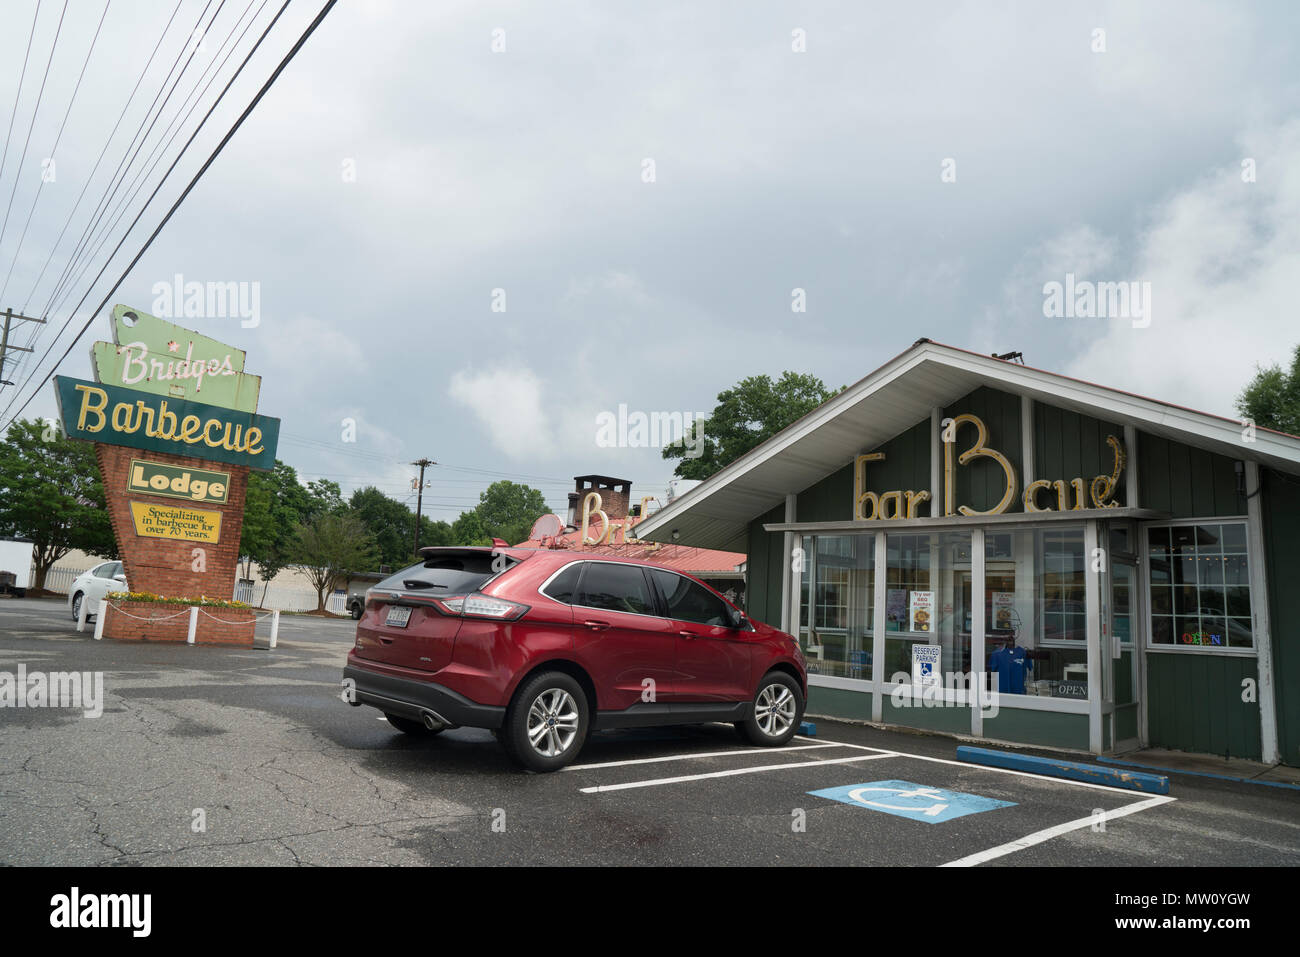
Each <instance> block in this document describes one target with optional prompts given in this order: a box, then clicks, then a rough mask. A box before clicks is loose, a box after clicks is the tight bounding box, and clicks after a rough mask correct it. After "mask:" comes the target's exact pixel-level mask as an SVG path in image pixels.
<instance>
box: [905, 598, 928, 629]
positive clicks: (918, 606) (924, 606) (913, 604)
mask: <svg viewBox="0 0 1300 957" xmlns="http://www.w3.org/2000/svg"><path fill="white" fill-rule="evenodd" d="M908 611H909V618H910V622H909V624H910V626H911V629H910V630H912V631H931V630H933V627H934V626H933V618H934V592H932V591H914V592H912V593H911V595H910V596H909V605H908Z"/></svg>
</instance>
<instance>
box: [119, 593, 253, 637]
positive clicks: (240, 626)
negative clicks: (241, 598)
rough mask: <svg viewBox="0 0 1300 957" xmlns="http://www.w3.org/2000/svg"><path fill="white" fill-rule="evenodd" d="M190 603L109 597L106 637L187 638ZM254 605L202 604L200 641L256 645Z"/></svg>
mask: <svg viewBox="0 0 1300 957" xmlns="http://www.w3.org/2000/svg"><path fill="white" fill-rule="evenodd" d="M191 607H192V606H190V605H171V604H164V603H162V602H152V601H111V600H110V601H109V603H108V610H107V612H106V613H105V615H104V637H105V638H117V639H125V640H128V641H185V640H186V639H187V638H188V637H189V632H190V608H191ZM254 627H255V622H254V621H253V610H252V609H251V608H200V609H199V620H198V625H197V627H196V628H195V632H194V641H195V643H196V644H204V645H243V646H244V647H247V648H251V647H252V646H253V628H254Z"/></svg>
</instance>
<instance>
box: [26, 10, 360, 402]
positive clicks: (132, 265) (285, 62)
mask: <svg viewBox="0 0 1300 957" xmlns="http://www.w3.org/2000/svg"><path fill="white" fill-rule="evenodd" d="M337 2H338V0H328V2H327V3H326V4H325V6H324V7H323V8H322V9H321V11H320V13H318V14H317V15H316V18H315V19H314V20H312V22H311V23H310V24H309V25H308V26H307V29H306V30H305V31H304V32H303V34H302V36H300V37H299V38H298V41H297V42H296V43H295V44H294V45H293V48H292V49H291V50H290V51H289V52H288V53H287V54H286V55H285V57H284V59H282V60H281V61H280V64H279V65H278V66H277V67H276V68H275V72H273V73H272V74H271V76H270V77H268V78H267V80H266V82H265V83H263V84H262V87H261V89H259V90H258V91H257V95H256V96H254V97H253V100H252V102H250V103H249V104H248V106H247V107H246V108H245V109H244V111H243V112H242V113H241V114H240V115H239V118H238V119H236V120H235V123H234V125H233V126H231V127H230V129H229V131H227V133H226V135H225V136H223V137H222V139H221V142H220V143H218V144H217V146H216V148H215V149H214V150H213V151H212V153H211V155H209V156H208V158H207V160H206V161H205V162H204V164H203V166H202V167H201V168H200V169H199V171H198V172H197V173H195V174H194V176H193V178H192V179H191V180H190V182H189V185H187V186H186V187H185V190H184V192H182V193H181V195H180V196H179V197H178V198H177V199H176V201H175V202H174V203H173V204H172V206H171V208H170V209H169V210H167V215H165V216H164V217H163V219H162V222H160V223H159V224H158V226H157V227H156V228H155V229H154V231H153V232H152V233H151V234H150V235H149V238H148V239H147V240H146V241H145V243H144V245H143V246H142V247H140V251H139V252H137V253H136V255H135V257H134V258H133V259H132V260H131V262H130V263H129V264H128V265H127V267H126V269H125V270H123V272H122V274H121V275H120V276H119V277H118V279H117V282H115V283H114V284H113V288H111V289H110V290H109V291H108V294H107V295H105V296H104V298H103V300H102V301H101V302H100V304H99V306H98V307H97V308H96V309H95V310H94V311H93V312H91V314H90V316H89V317H88V318H87V319H86V322H85V324H84V325H82V327H81V331H80V332H78V333H77V335H76V338H74V339H73V340H72V342H70V343H69V344H68V348H67V349H65V350H64V352H63V355H62V356H60V357H59V360H58V362H56V363H55V364H54V367H53V368H52V369H51V370H50V371H49V372H47V373H46V374H45V377H44V378H43V379H42V380H41V382H40V383H39V384H38V385H37V387H36V389H34V390H33V391H32V394H31V395H30V396H28V397H27V401H26V402H24V403H23V404H22V406H20V407H19V409H18V411H17V412H16V413H15V414H14V417H13V418H11V419H10V420H9V423H12V422H13V421H14V419H16V418H17V417H18V416H19V415H21V414H22V412H23V410H24V409H26V408H27V406H28V404H29V403H30V402H31V401H32V398H34V397H35V395H36V394H37V392H39V391H40V388H41V386H43V385H44V384H45V383H46V382H47V381H49V378H50V376H52V375H53V374H54V370H55V369H57V368H58V367H59V364H60V363H62V362H63V360H64V359H66V358H67V357H68V354H69V353H70V352H71V351H72V347H73V346H75V345H76V344H77V342H78V341H79V340H80V339H81V337H82V336H84V335H85V334H86V330H88V329H89V328H90V324H91V322H93V321H94V318H95V316H96V315H98V313H99V310H100V309H103V308H104V306H105V305H106V304H107V303H108V300H109V299H110V298H111V297H112V295H113V293H115V292H116V291H117V289H118V287H119V286H121V285H122V283H123V282H125V281H126V277H127V276H128V275H130V272H131V270H132V269H133V268H135V265H136V263H138V262H139V261H140V259H141V258H142V257H143V256H144V254H145V252H147V251H148V249H149V247H150V246H151V245H153V241H154V240H155V239H157V238H158V234H159V233H161V232H162V230H163V227H165V226H166V225H167V223H168V222H169V221H170V220H171V218H172V216H173V215H174V214H175V213H176V210H177V209H179V208H180V205H181V203H183V202H184V201H185V199H186V197H188V196H189V194H190V193H191V192H192V191H193V190H194V187H195V186H197V185H198V182H199V180H200V179H201V178H202V177H203V174H204V173H206V172H207V171H208V168H209V167H210V166H211V165H212V164H213V163H214V162H216V159H217V157H218V156H219V155H221V151H222V150H223V149H225V147H226V144H227V143H229V142H230V140H231V139H232V138H233V137H234V135H235V133H236V132H238V131H239V128H240V127H241V126H242V125H243V124H244V121H245V120H246V119H248V117H249V116H250V115H251V114H252V112H253V110H254V109H256V107H257V104H258V103H260V102H261V101H262V97H264V96H265V95H266V92H267V90H269V89H270V88H271V85H272V84H273V83H274V82H275V81H276V80H277V79H279V77H280V74H281V73H283V72H284V70H285V68H286V67H287V66H288V65H289V63H290V62H291V61H292V60H293V58H294V57H295V56H297V54H298V51H299V50H301V49H302V47H303V44H305V43H306V42H307V39H308V38H309V37H310V36H311V35H312V34H313V33H315V32H316V28H317V27H318V26H320V24H321V22H322V21H323V20H324V19H325V17H326V16H327V15H328V14H329V12H330V11H331V10H332V9H333V8H334V5H335V4H336V3H337ZM288 6H289V0H285V3H284V5H283V6H281V7H280V10H279V12H277V13H276V16H275V19H274V20H272V21H271V23H270V24H269V25H268V26H267V28H266V30H265V31H263V33H262V36H261V37H259V38H258V41H257V44H256V45H255V46H254V47H253V49H252V50H250V51H249V53H248V56H247V57H245V59H244V61H243V63H241V64H240V70H239V71H242V70H243V68H244V66H245V65H247V63H248V61H249V60H250V59H251V58H252V56H253V54H254V53H256V52H257V49H258V47H259V46H260V45H261V43H262V40H264V39H265V38H266V35H267V33H269V32H270V30H271V28H272V27H274V26H275V24H276V22H278V21H279V19H280V16H281V15H282V14H283V13H284V11H285V9H286V8H287V7H288ZM238 76H239V72H236V73H235V76H233V77H231V78H230V81H229V82H228V83H227V84H226V87H225V89H223V90H222V91H221V96H220V97H218V98H217V103H220V102H221V97H224V96H225V94H226V91H227V90H229V89H230V86H231V84H233V83H234V82H235V78H236V77H238ZM217 103H214V104H213V105H212V108H211V109H209V110H208V113H207V114H206V115H205V116H204V122H206V121H207V118H208V117H209V116H211V115H212V112H213V110H215V109H216V108H217ZM202 125H203V124H202V123H200V125H199V129H202ZM198 132H199V130H198V129H196V130H195V131H194V133H193V134H191V136H190V139H189V140H188V141H187V142H186V144H185V147H184V148H183V149H182V150H181V155H182V156H183V155H184V152H185V149H188V147H189V145H190V143H192V142H193V141H194V137H195V136H197V135H198ZM179 162H180V156H177V158H176V160H175V161H173V163H172V165H171V167H170V168H169V169H168V174H170V173H171V171H172V170H173V169H175V168H176V164H177V163H179ZM163 182H166V176H164V177H163ZM161 188H162V182H160V183H159V184H158V186H157V187H155V188H154V191H153V193H152V194H151V195H150V197H149V200H148V202H146V203H145V207H144V208H145V209H147V208H148V206H149V203H150V202H152V201H153V198H154V196H156V195H157V193H158V190H159V189H161ZM143 215H144V210H143V209H142V210H141V211H140V214H139V215H137V216H136V220H135V222H138V221H139V219H140V217H141V216H143ZM135 222H133V223H132V224H131V228H134V227H135ZM127 235H130V230H129V229H128V230H127ZM125 241H126V236H123V238H122V241H121V242H119V243H118V248H120V247H121V245H122V243H124V242H125ZM116 254H117V249H114V250H113V255H116ZM109 262H112V256H110V257H109ZM107 268H108V263H105V264H104V268H103V269H101V270H100V275H102V274H103V272H104V269H107ZM98 280H99V276H96V277H95V282H98ZM91 288H92V289H93V288H94V283H93V282H92V284H91ZM89 296H90V290H89V289H88V290H87V291H86V295H85V296H83V297H82V299H81V302H79V303H77V306H76V308H75V309H74V310H73V313H72V314H73V315H75V314H76V309H80V308H81V303H82V302H85V300H86V298H88V297H89Z"/></svg>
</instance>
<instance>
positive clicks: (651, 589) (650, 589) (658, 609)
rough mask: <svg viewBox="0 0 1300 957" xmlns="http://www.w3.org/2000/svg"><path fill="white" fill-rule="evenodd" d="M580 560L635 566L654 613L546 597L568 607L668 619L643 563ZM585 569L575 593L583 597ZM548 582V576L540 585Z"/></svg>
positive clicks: (584, 594)
mask: <svg viewBox="0 0 1300 957" xmlns="http://www.w3.org/2000/svg"><path fill="white" fill-rule="evenodd" d="M580 561H581V562H582V563H583V564H584V565H617V566H619V567H620V568H635V569H637V571H639V572H640V573H641V577H642V579H644V581H645V584H646V591H648V592H649V593H650V600H651V601H652V602H653V603H654V606H655V614H647V613H645V612H640V611H624V610H623V609H621V608H601V607H600V606H599V605H584V604H582V603H581V602H577V601H575V602H573V603H572V604H568V603H567V602H562V601H560V600H559V599H558V598H551V596H550V595H547V596H546V597H547V598H551V601H553V602H556V603H557V604H561V605H566V604H568V607H570V608H587V609H590V610H591V611H603V612H606V613H608V614H614V615H635V616H636V617H637V618H659V619H662V620H664V621H667V620H668V619H667V617H666V616H665V615H663V614H662V611H663V605H662V604H661V602H660V600H659V592H658V591H657V590H656V589H655V585H654V580H653V579H651V577H650V576H649V575H648V574H647V573H646V569H645V566H643V565H636V564H633V563H632V562H608V561H601V560H600V559H596V558H584V559H580ZM570 564H573V563H572V562H571V563H570ZM564 567H565V568H568V567H569V566H568V565H565V566H564ZM561 571H564V569H563V568H561V569H560V570H559V571H557V572H556V574H557V575H558V574H559V572H561ZM587 571H588V569H587V568H583V569H582V574H581V575H579V576H578V585H577V594H578V595H580V596H583V597H585V596H586V593H585V592H584V591H583V590H582V588H583V583H584V582H586V580H587ZM552 577H554V576H552ZM550 582H551V579H550V578H548V579H547V580H546V581H545V582H543V583H542V587H545V586H546V585H549V584H550ZM538 590H539V591H540V590H541V589H540V588H539V589H538Z"/></svg>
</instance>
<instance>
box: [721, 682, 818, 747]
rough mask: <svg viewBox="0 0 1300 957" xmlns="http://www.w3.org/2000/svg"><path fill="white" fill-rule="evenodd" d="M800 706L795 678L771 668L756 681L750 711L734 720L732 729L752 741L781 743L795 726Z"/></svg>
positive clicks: (801, 714)
mask: <svg viewBox="0 0 1300 957" xmlns="http://www.w3.org/2000/svg"><path fill="white" fill-rule="evenodd" d="M803 709H804V701H803V694H802V693H801V692H800V691H799V684H798V682H796V681H795V680H794V679H793V678H791V677H790V676H789V675H788V674H786V673H785V672H783V671H771V672H768V674H767V675H765V676H764V677H763V680H762V681H760V682H759V683H758V692H757V694H755V695H754V708H753V713H752V714H751V715H750V717H748V718H746V719H745V720H744V721H738V722H736V729H737V730H738V731H741V732H743V733H744V734H745V736H746V737H748V738H749V740H750V741H752V742H753V743H754V744H760V745H771V746H775V745H779V744H785V743H786V742H787V741H789V740H790V739H791V738H793V737H794V735H795V732H796V731H798V730H799V722H800V721H802V720H803Z"/></svg>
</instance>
